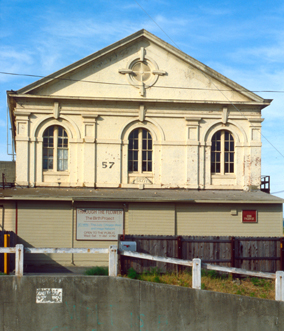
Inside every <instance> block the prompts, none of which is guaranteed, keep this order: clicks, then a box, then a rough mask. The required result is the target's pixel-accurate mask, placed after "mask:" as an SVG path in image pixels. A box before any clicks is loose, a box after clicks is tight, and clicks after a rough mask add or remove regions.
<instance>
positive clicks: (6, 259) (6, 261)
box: [4, 234, 10, 275]
mask: <svg viewBox="0 0 284 331" xmlns="http://www.w3.org/2000/svg"><path fill="white" fill-rule="evenodd" d="M4 247H10V235H9V234H4ZM4 274H6V275H9V274H10V254H9V253H4Z"/></svg>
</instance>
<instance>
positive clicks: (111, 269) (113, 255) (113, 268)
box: [108, 246, 117, 277]
mask: <svg viewBox="0 0 284 331" xmlns="http://www.w3.org/2000/svg"><path fill="white" fill-rule="evenodd" d="M108 275H109V276H114V277H116V276H117V246H109V265H108Z"/></svg>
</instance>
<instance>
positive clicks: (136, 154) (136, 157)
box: [133, 151, 138, 161]
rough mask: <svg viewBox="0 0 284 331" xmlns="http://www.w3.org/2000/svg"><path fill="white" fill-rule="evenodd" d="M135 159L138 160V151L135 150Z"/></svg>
mask: <svg viewBox="0 0 284 331" xmlns="http://www.w3.org/2000/svg"><path fill="white" fill-rule="evenodd" d="M133 160H135V161H138V152H137V151H134V158H133Z"/></svg>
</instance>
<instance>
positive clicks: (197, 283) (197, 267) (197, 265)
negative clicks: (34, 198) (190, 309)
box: [192, 259, 201, 290]
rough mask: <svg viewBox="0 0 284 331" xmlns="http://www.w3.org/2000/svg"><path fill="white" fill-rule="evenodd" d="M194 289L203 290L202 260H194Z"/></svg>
mask: <svg viewBox="0 0 284 331" xmlns="http://www.w3.org/2000/svg"><path fill="white" fill-rule="evenodd" d="M192 288H196V289H198V290H200V289H201V259H193V260H192Z"/></svg>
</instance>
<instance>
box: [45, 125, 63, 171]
mask: <svg viewBox="0 0 284 331" xmlns="http://www.w3.org/2000/svg"><path fill="white" fill-rule="evenodd" d="M51 127H53V147H50V149H51V148H52V150H53V167H52V169H48V164H47V169H45V168H44V149H45V148H48V147H45V146H44V138H45V137H51V136H45V132H46V131H48V130H49V129H50V128H51ZM59 128H62V130H63V139H64V132H65V133H66V136H67V137H66V138H67V147H59V146H58V138H59V136H58V129H59ZM66 138H65V139H66ZM60 150H67V159H64V158H63V164H64V160H65V161H66V162H67V167H66V169H64V165H63V169H59V164H58V161H59V157H58V153H59V151H60ZM68 154H69V141H68V135H67V131H66V130H65V128H64V127H62V126H60V125H52V126H49V127H48V128H46V129H45V130H44V133H43V156H42V161H43V165H42V168H43V171H44V172H64V171H65V172H66V171H68V160H69V155H68Z"/></svg>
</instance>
